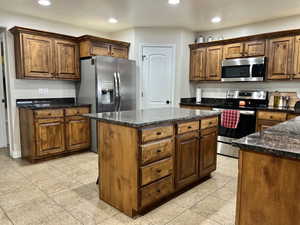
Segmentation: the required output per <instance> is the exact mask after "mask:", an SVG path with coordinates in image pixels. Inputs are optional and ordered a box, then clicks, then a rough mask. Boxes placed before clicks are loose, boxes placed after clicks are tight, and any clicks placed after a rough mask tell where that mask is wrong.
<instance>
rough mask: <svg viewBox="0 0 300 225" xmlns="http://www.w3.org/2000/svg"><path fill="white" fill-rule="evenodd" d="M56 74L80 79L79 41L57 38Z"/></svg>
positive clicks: (66, 77) (60, 76) (61, 76)
mask: <svg viewBox="0 0 300 225" xmlns="http://www.w3.org/2000/svg"><path fill="white" fill-rule="evenodd" d="M54 42H55V59H56V76H57V77H59V78H62V79H74V80H76V79H80V73H79V48H78V45H77V43H74V42H71V41H64V40H55V41H54Z"/></svg>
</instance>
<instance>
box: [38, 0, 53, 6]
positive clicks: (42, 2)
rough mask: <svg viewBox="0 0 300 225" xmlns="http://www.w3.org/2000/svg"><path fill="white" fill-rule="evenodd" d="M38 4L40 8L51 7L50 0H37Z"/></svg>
mask: <svg viewBox="0 0 300 225" xmlns="http://www.w3.org/2000/svg"><path fill="white" fill-rule="evenodd" d="M38 3H39V4H40V5H42V6H49V5H51V1H50V0H39V1H38Z"/></svg>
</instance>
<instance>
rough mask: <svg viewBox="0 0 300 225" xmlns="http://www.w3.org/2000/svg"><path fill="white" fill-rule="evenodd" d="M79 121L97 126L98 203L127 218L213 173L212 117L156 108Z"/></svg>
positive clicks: (214, 130) (214, 120) (215, 120)
mask: <svg viewBox="0 0 300 225" xmlns="http://www.w3.org/2000/svg"><path fill="white" fill-rule="evenodd" d="M85 116H87V117H89V118H91V119H95V120H97V124H98V125H97V126H98V135H97V136H98V152H99V177H100V185H99V192H100V199H101V200H103V201H105V202H106V203H108V204H110V205H112V206H113V207H115V208H117V209H119V210H120V211H122V212H123V213H125V214H126V215H128V216H130V217H134V216H135V215H136V214H138V213H141V212H144V211H145V210H146V211H147V209H149V208H152V207H154V206H156V205H157V204H161V202H162V201H164V200H166V199H168V198H171V197H172V196H173V195H176V194H178V193H179V192H181V191H183V190H185V189H188V188H190V187H192V186H194V185H196V184H199V183H200V182H201V181H202V180H203V178H206V177H209V176H210V174H211V172H213V171H214V170H215V169H216V157H217V130H218V128H217V127H218V121H219V118H218V116H219V113H218V112H212V111H203V110H189V109H180V108H159V109H147V110H135V111H121V112H108V113H98V114H87V115H85Z"/></svg>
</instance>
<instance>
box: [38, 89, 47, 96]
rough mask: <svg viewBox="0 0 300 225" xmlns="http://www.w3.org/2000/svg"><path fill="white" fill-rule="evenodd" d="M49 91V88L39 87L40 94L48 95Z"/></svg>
mask: <svg viewBox="0 0 300 225" xmlns="http://www.w3.org/2000/svg"><path fill="white" fill-rule="evenodd" d="M48 93H49V89H48V88H39V95H40V96H46V95H48Z"/></svg>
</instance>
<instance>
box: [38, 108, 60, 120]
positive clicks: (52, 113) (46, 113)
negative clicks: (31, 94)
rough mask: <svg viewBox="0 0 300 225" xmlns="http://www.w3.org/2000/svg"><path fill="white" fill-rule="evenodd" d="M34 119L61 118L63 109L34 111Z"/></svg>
mask: <svg viewBox="0 0 300 225" xmlns="http://www.w3.org/2000/svg"><path fill="white" fill-rule="evenodd" d="M34 114H35V117H36V118H52V117H63V116H64V111H63V109H47V110H36V111H34Z"/></svg>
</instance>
